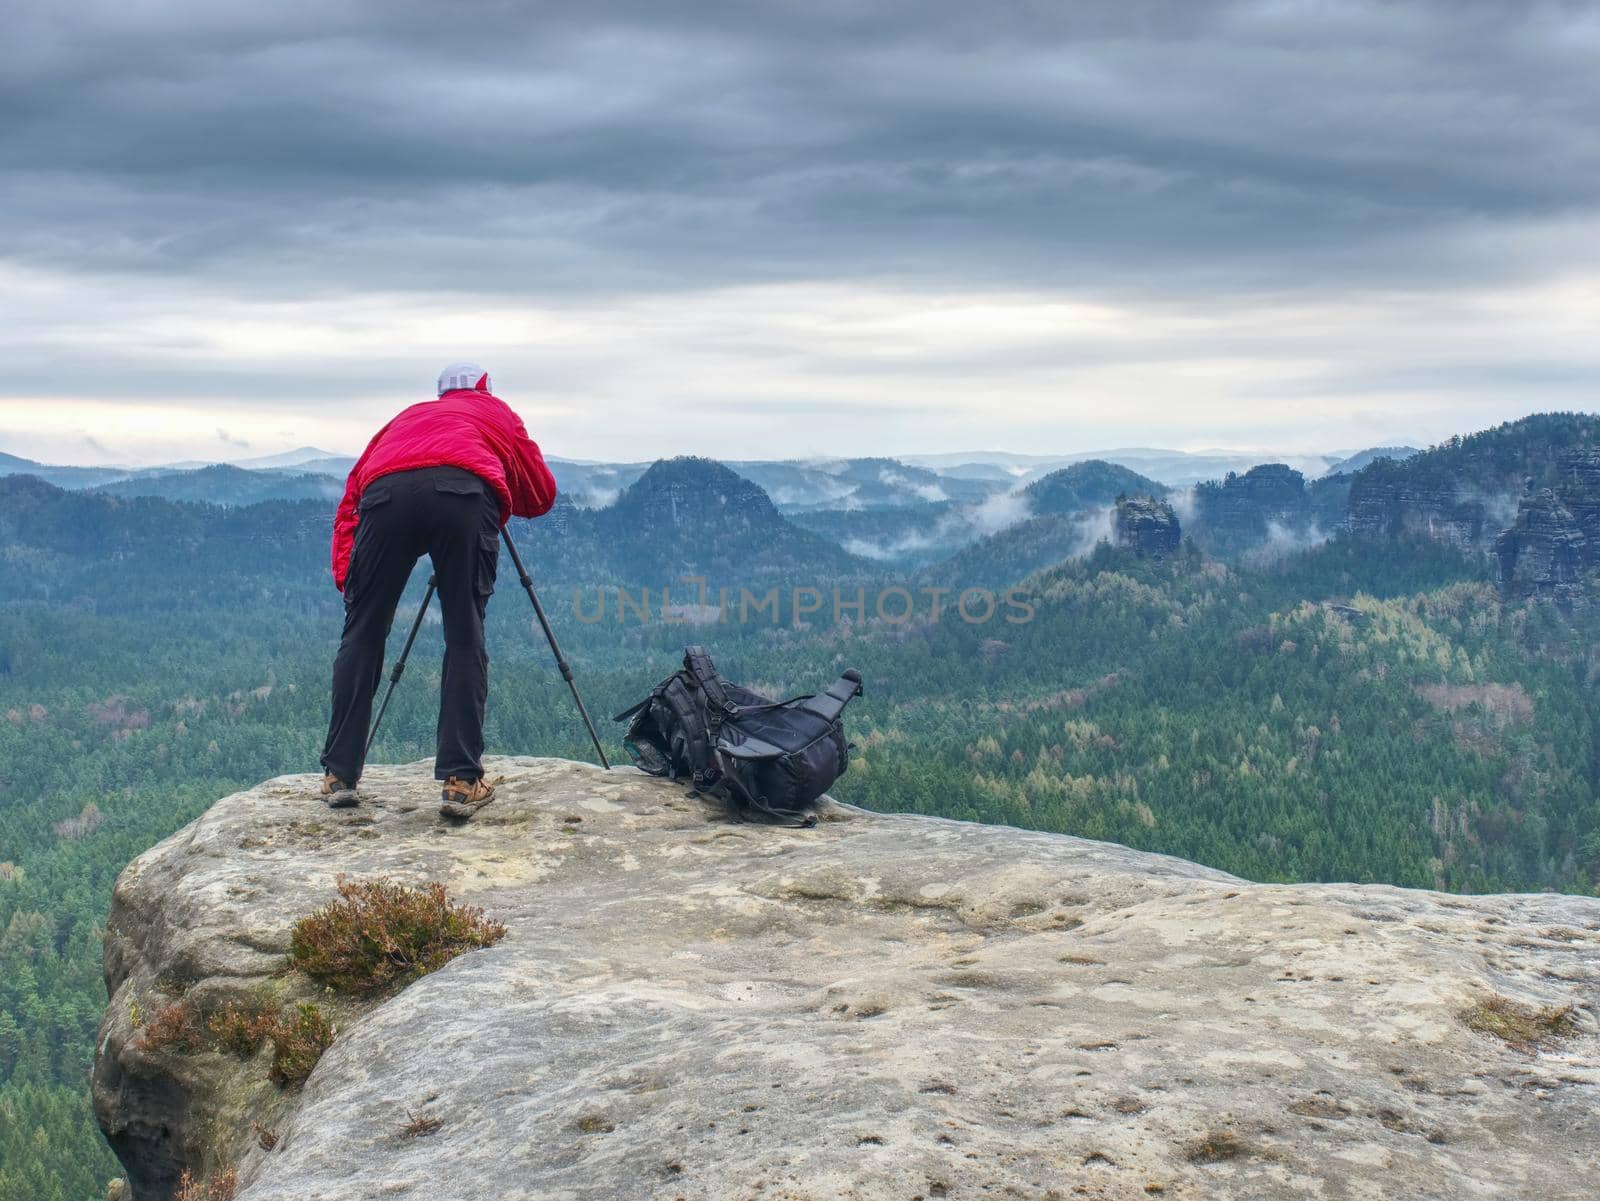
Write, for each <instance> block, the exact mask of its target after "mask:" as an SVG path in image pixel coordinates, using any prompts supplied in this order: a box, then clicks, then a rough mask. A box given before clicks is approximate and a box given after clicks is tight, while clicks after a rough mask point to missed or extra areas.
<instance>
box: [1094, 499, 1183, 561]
mask: <svg viewBox="0 0 1600 1201" xmlns="http://www.w3.org/2000/svg"><path fill="white" fill-rule="evenodd" d="M1111 533H1112V536H1113V537H1114V538H1115V540H1116V544H1117V545H1118V546H1122V547H1130V548H1132V549H1133V550H1134V551H1135V552H1136V553H1137V554H1140V555H1146V556H1150V557H1155V558H1160V557H1161V556H1163V555H1170V554H1172V553H1174V552H1175V551H1176V550H1177V549H1178V544H1179V543H1180V542H1182V540H1183V531H1182V529H1181V527H1180V526H1179V525H1178V516H1177V514H1176V513H1174V512H1173V511H1172V506H1171V505H1169V504H1168V503H1167V502H1166V501H1164V500H1152V499H1151V498H1149V497H1148V496H1136V497H1127V496H1122V497H1118V498H1117V503H1116V507H1115V508H1114V509H1112V512H1111Z"/></svg>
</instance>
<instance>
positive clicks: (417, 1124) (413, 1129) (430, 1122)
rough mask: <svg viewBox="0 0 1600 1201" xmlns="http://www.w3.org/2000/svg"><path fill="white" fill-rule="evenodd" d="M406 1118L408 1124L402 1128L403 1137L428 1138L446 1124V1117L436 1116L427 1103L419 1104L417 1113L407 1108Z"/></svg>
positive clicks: (401, 1135) (401, 1134)
mask: <svg viewBox="0 0 1600 1201" xmlns="http://www.w3.org/2000/svg"><path fill="white" fill-rule="evenodd" d="M406 1118H407V1119H408V1120H407V1122H406V1124H405V1125H404V1126H402V1127H401V1128H400V1137H401V1138H427V1137H428V1135H430V1134H434V1133H436V1132H437V1131H438V1129H439V1127H441V1126H443V1125H444V1119H443V1118H436V1117H434V1116H433V1115H432V1114H431V1113H429V1112H428V1107H427V1106H426V1105H423V1106H419V1107H418V1109H417V1111H416V1112H415V1113H412V1112H411V1111H410V1110H409V1109H408V1110H406Z"/></svg>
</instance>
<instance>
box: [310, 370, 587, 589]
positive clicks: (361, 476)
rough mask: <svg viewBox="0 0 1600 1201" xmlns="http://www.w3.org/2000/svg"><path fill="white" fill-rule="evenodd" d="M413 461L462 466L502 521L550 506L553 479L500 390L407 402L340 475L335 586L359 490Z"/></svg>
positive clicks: (346, 560)
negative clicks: (495, 502)
mask: <svg viewBox="0 0 1600 1201" xmlns="http://www.w3.org/2000/svg"><path fill="white" fill-rule="evenodd" d="M419 467H460V468H463V469H465V470H467V471H470V472H472V474H473V475H475V476H477V477H478V478H479V479H482V480H484V481H486V482H487V483H488V484H489V486H490V487H491V488H493V489H494V490H495V492H496V494H497V495H498V496H499V497H500V524H501V525H504V524H505V523H506V522H507V521H508V520H510V519H511V518H512V517H513V516H515V517H539V516H542V515H543V514H545V513H548V512H549V511H550V506H551V505H553V504H555V500H556V481H555V479H554V478H553V477H552V476H551V474H550V469H549V468H548V467H546V466H545V465H544V456H543V455H541V454H540V453H539V446H538V444H537V443H535V442H534V441H532V440H531V439H530V438H529V437H528V431H527V428H526V427H525V426H524V425H523V424H522V418H520V417H518V416H517V415H516V414H515V413H513V412H512V411H511V406H510V405H508V404H506V402H505V401H503V400H501V399H500V398H499V397H498V396H491V395H490V394H489V393H487V392H475V391H471V390H469V389H466V388H458V389H457V390H455V391H454V392H446V393H445V394H444V395H443V396H441V397H440V398H439V399H438V400H433V401H424V402H423V403H422V404H415V405H412V406H411V407H410V408H409V409H407V410H406V411H405V412H403V413H401V414H400V415H399V416H398V417H396V418H395V419H394V420H393V421H391V422H389V424H388V425H386V426H384V427H383V428H382V429H381V430H379V431H378V432H377V433H376V434H374V435H373V436H372V441H371V442H369V443H367V449H366V450H364V451H363V452H362V453H361V457H360V458H359V459H357V460H356V465H355V466H354V467H352V468H351V469H350V478H349V479H348V480H347V481H345V486H344V499H343V500H341V501H340V502H339V512H338V514H337V516H335V517H334V519H333V582H334V584H336V585H337V586H338V588H339V591H340V592H343V591H344V578H345V573H346V572H348V571H349V570H350V552H351V550H352V549H354V547H355V541H356V525H357V523H358V522H359V521H360V520H361V515H360V514H359V513H358V512H357V511H356V505H357V504H359V503H360V501H361V494H362V493H363V492H365V491H366V489H367V485H368V484H370V483H372V481H373V480H375V479H377V478H378V477H379V476H382V475H393V474H394V473H395V472H397V471H415V470H416V469H417V468H419Z"/></svg>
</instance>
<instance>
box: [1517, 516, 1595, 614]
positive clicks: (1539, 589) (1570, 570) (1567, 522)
mask: <svg viewBox="0 0 1600 1201" xmlns="http://www.w3.org/2000/svg"><path fill="white" fill-rule="evenodd" d="M1587 550H1588V547H1587V541H1586V539H1585V538H1584V536H1583V531H1582V530H1581V529H1579V528H1578V523H1577V520H1576V518H1574V517H1573V515H1572V510H1571V509H1569V508H1567V507H1566V505H1564V504H1562V503H1561V502H1560V500H1558V499H1557V498H1556V494H1555V493H1554V492H1552V491H1551V490H1550V489H1549V488H1543V489H1540V491H1539V492H1537V493H1535V494H1534V495H1533V496H1530V497H1525V498H1524V499H1523V501H1522V505H1521V507H1520V509H1519V510H1518V512H1517V520H1516V523H1515V524H1514V525H1512V526H1511V528H1510V529H1508V530H1506V531H1504V532H1503V533H1502V534H1501V535H1500V536H1499V537H1498V538H1496V539H1495V543H1494V556H1495V583H1496V585H1498V586H1499V588H1500V590H1501V591H1502V592H1504V593H1507V594H1509V595H1513V596H1535V595H1537V596H1544V597H1547V598H1549V599H1551V600H1554V601H1556V602H1557V603H1559V604H1562V605H1573V604H1577V603H1581V602H1582V600H1583V597H1584V591H1585V590H1584V586H1583V571H1584V566H1585V561H1586V559H1587V558H1588V554H1587Z"/></svg>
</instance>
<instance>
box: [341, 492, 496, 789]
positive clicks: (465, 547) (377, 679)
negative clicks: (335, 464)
mask: <svg viewBox="0 0 1600 1201" xmlns="http://www.w3.org/2000/svg"><path fill="white" fill-rule="evenodd" d="M359 512H360V514H361V521H360V524H359V525H357V526H356V540H355V549H354V550H353V551H352V552H351V555H350V570H349V572H348V573H347V575H346V578H345V585H344V637H343V638H342V639H341V641H340V643H339V655H338V658H336V659H335V660H334V663H333V719H332V721H330V722H329V724H328V741H327V745H326V746H325V747H324V748H323V751H322V765H323V767H325V768H326V769H327V770H328V771H330V772H332V773H333V774H334V775H335V776H338V777H339V779H341V780H343V781H345V782H346V783H347V784H352V785H353V784H354V783H355V782H356V781H357V780H359V779H360V778H361V769H362V767H363V765H364V762H365V759H366V744H367V728H368V726H369V725H370V724H371V721H372V702H373V697H374V695H375V694H376V693H377V691H378V688H379V686H380V685H381V684H382V683H383V650H384V643H385V642H386V641H387V640H388V637H389V628H390V626H392V625H393V624H394V612H395V608H396V606H397V605H399V603H400V594H401V593H402V592H404V591H405V587H406V581H407V580H409V579H410V578H411V569H412V568H413V567H415V566H416V565H417V560H418V559H420V558H421V557H422V556H423V555H427V556H428V557H429V558H430V559H432V560H433V574H434V576H435V578H436V579H437V580H438V584H439V604H440V607H441V608H442V609H443V610H444V674H443V677H442V679H441V680H440V685H439V738H438V753H437V756H436V757H435V759H434V761H433V774H434V776H435V777H436V778H437V779H440V780H443V779H446V778H447V777H450V776H455V777H457V778H459V779H463V780H476V779H478V778H480V777H481V776H482V775H483V707H484V702H485V701H486V700H487V699H488V696H489V653H488V651H487V650H486V649H485V648H484V644H483V613H484V608H485V607H486V606H487V605H488V603H489V596H490V594H492V593H493V592H494V577H495V569H496V568H497V567H498V565H499V561H500V501H499V499H498V497H496V495H495V492H494V489H493V488H491V487H489V485H488V484H486V483H484V481H483V480H481V479H479V478H478V477H477V476H475V475H473V474H472V473H471V472H470V471H463V470H462V469H461V468H459V467H424V468H421V469H420V470H417V471H401V472H396V473H395V474H393V475H385V476H379V477H378V478H377V479H375V480H373V481H372V483H370V484H368V485H367V490H366V491H365V492H364V493H362V495H361V504H360V508H359Z"/></svg>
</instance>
